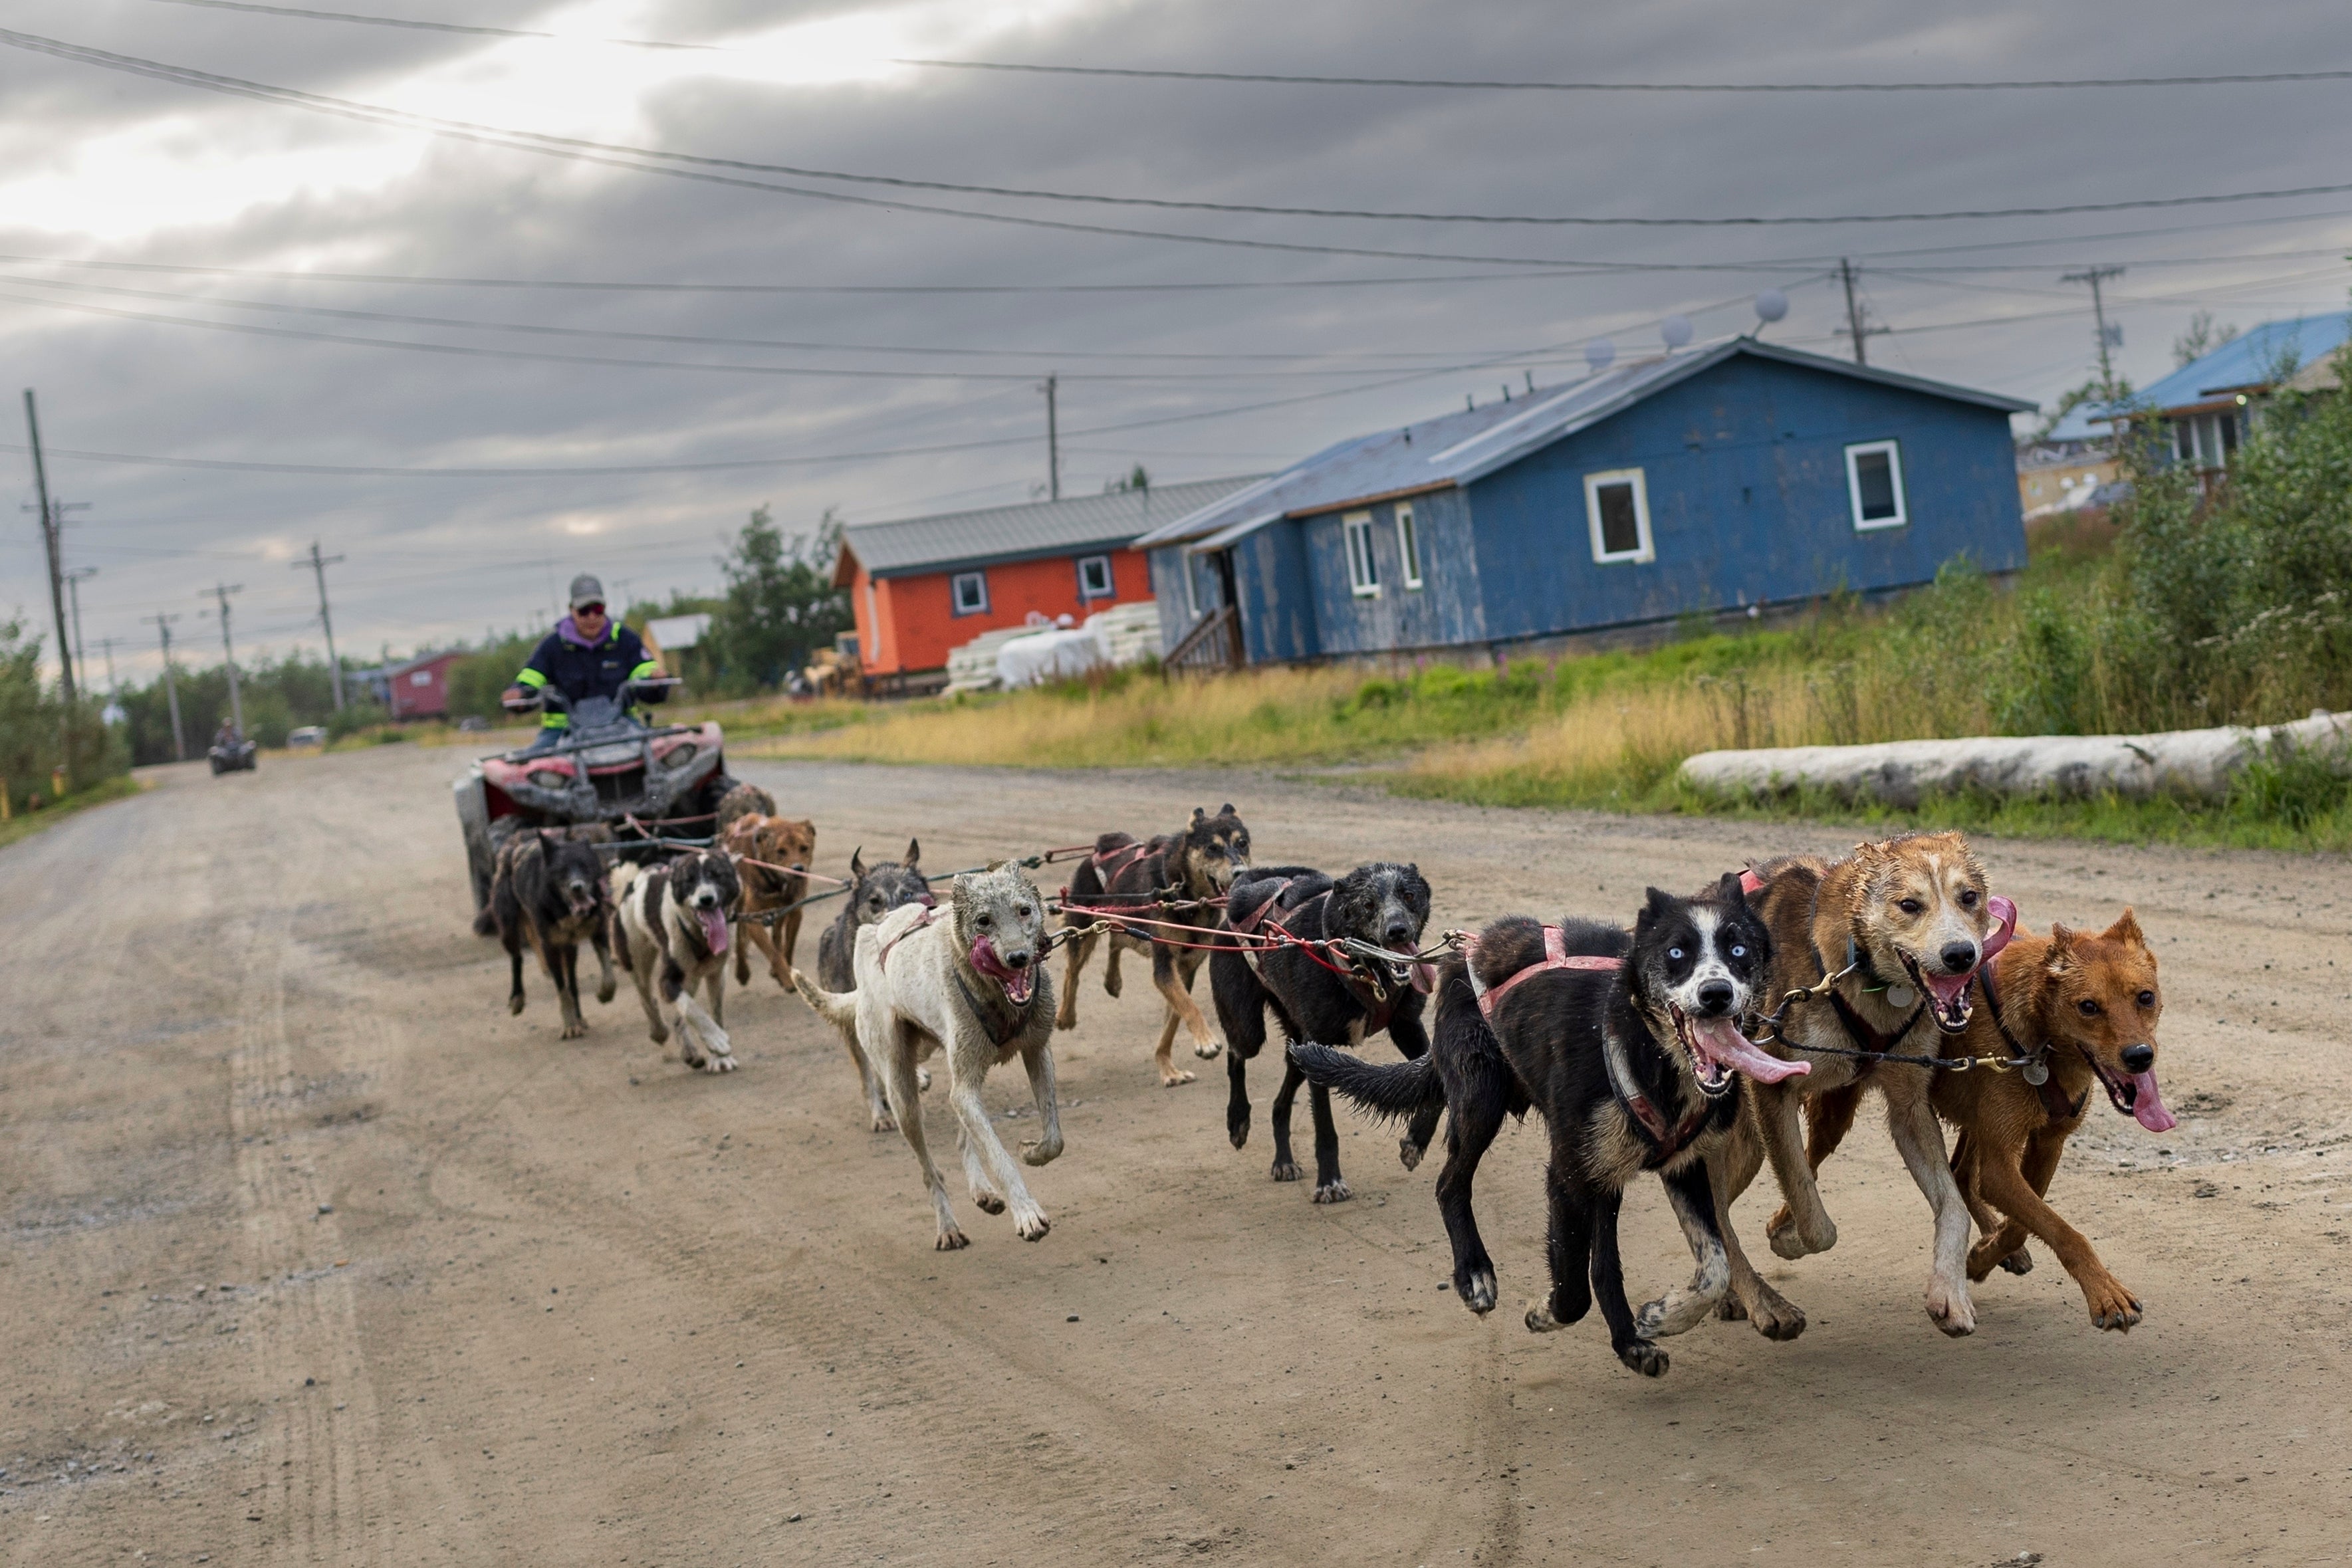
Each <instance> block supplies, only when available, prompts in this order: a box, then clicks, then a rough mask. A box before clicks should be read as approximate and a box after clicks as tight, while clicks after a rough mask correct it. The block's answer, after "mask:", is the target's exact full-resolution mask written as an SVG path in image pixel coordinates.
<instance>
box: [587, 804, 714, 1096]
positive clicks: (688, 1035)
mask: <svg viewBox="0 0 2352 1568" xmlns="http://www.w3.org/2000/svg"><path fill="white" fill-rule="evenodd" d="M741 896H742V883H741V882H740V880H739V879H738V877H737V876H736V873H735V862H733V861H732V860H730V858H728V855H727V853H726V852H725V851H723V850H697V851H695V852H693V853H691V854H688V855H681V856H680V857H678V858H677V860H674V861H671V862H667V864H664V865H657V866H639V865H623V866H621V867H619V868H618V869H616V870H615V871H614V873H613V904H614V914H613V951H614V956H616V957H617V958H618V959H619V960H620V963H621V967H623V968H625V969H626V970H628V971H629V977H630V978H631V979H633V980H635V982H636V984H637V999H638V1000H640V1001H642V1002H644V1003H645V1005H646V1026H647V1030H648V1032H650V1033H651V1034H652V1036H653V1040H654V1043H655V1044H656V1045H659V1044H661V1043H662V1042H663V1041H665V1040H668V1039H669V1037H670V1030H671V1028H672V1026H673V1024H675V1027H676V1029H677V1054H678V1059H679V1060H680V1061H684V1062H685V1063H686V1064H687V1065H688V1067H695V1068H699V1069H701V1070H702V1071H705V1072H732V1071H735V1067H736V1061H735V1051H734V1047H733V1046H732V1045H731V1044H730V1043H729V1041H728V1039H727V1030H726V1029H725V1027H724V1026H723V1023H722V1019H724V1017H725V1015H726V1001H727V956H728V954H727V938H728V922H729V920H730V919H731V918H732V917H733V915H734V913H735V906H736V904H737V902H738V900H739V899H740V897H741ZM697 989H700V990H702V991H703V992H705V993H706V994H707V995H708V996H709V998H710V1005H709V1008H707V1009H706V1008H705V1007H704V1006H703V1005H702V1003H701V1002H699V1001H698V1000H696V999H695V995H694V993H695V992H696V990H697ZM657 990H658V993H659V995H660V998H661V999H660V1002H658V1003H657V1002H656V1000H655V996H656V991H657ZM663 1005H667V1007H668V1008H669V1009H670V1011H671V1014H672V1017H671V1018H670V1019H664V1018H663V1016H662V1007H663Z"/></svg>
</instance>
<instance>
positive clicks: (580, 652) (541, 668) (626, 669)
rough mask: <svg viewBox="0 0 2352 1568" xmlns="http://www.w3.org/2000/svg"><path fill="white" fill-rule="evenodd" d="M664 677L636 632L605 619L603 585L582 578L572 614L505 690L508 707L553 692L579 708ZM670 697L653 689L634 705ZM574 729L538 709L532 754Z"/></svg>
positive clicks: (562, 717)
mask: <svg viewBox="0 0 2352 1568" xmlns="http://www.w3.org/2000/svg"><path fill="white" fill-rule="evenodd" d="M661 673H662V671H661V665H660V664H658V663H657V662H656V660H655V659H654V658H653V656H652V655H651V654H649V653H646V645H645V643H644V642H643V641H642V640H641V639H639V637H638V636H637V634H636V633H635V632H632V631H630V630H629V629H628V628H627V627H626V626H624V625H622V624H621V623H620V622H617V621H614V620H613V619H612V618H611V617H610V616H608V615H606V614H605V613H604V584H603V583H601V582H599V581H597V580H595V579H594V578H593V577H592V576H590V575H589V574H588V573H586V572H584V571H583V572H582V573H581V574H580V575H579V576H578V577H575V578H573V579H572V613H571V614H569V615H567V616H565V617H564V618H563V619H562V620H561V621H558V622H556V623H555V630H554V631H552V632H549V633H548V634H547V635H546V637H545V638H543V639H542V640H541V643H540V644H539V646H538V647H537V648H536V649H534V650H533V651H532V653H531V655H530V659H529V660H528V661H527V662H525V664H523V667H522V670H521V672H520V674H517V675H516V676H515V684H514V685H510V686H509V687H508V688H507V689H506V695H505V698H504V700H505V701H507V702H510V703H513V702H525V701H528V700H530V696H531V695H532V694H533V693H537V692H540V691H543V690H545V689H546V688H547V687H549V686H553V687H554V688H555V689H556V690H557V691H559V692H562V694H563V696H564V699H565V700H566V701H567V702H569V703H571V704H572V705H573V706H577V705H578V704H579V703H580V702H581V700H582V699H583V698H585V697H610V698H612V699H614V701H618V700H619V698H620V695H621V687H622V686H623V685H625V684H626V683H627V682H630V681H642V680H646V679H649V678H651V677H653V676H656V675H658V674H661ZM668 695H669V690H668V688H667V687H666V686H652V687H648V688H646V690H643V691H640V692H638V693H637V694H636V700H637V701H639V702H646V703H657V702H660V701H662V700H663V699H664V698H666V697H667V696H668ZM571 727H572V717H571V716H570V715H569V714H564V713H558V712H556V711H555V710H554V709H553V708H541V710H540V719H539V737H538V738H537V739H535V740H533V741H532V742H531V743H530V749H531V750H533V751H545V750H548V749H550V748H551V747H555V746H557V745H560V744H561V743H562V739H563V737H564V732H565V731H567V730H569V729H570V728H571Z"/></svg>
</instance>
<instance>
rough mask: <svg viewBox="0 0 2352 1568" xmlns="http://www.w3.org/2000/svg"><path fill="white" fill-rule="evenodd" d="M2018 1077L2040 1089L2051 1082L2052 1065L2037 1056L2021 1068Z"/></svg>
mask: <svg viewBox="0 0 2352 1568" xmlns="http://www.w3.org/2000/svg"><path fill="white" fill-rule="evenodd" d="M2017 1075H2018V1076H2019V1077H2020V1078H2022V1079H2024V1080H2025V1081H2026V1082H2028V1083H2031V1084H2032V1085H2033V1086H2034V1087H2035V1088H2036V1089H2039V1088H2041V1087H2042V1085H2043V1084H2044V1083H2047V1082H2050V1064H2049V1063H2048V1062H2046V1061H2042V1059H2041V1058H2040V1057H2038V1056H2037V1057H2035V1058H2034V1059H2033V1060H2032V1061H2029V1062H2027V1063H2026V1064H2025V1065H2024V1066H2022V1067H2021V1068H2019V1069H2018V1070H2017Z"/></svg>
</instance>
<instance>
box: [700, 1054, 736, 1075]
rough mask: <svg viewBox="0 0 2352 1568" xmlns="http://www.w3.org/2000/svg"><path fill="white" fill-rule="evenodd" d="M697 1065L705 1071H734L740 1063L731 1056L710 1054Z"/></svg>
mask: <svg viewBox="0 0 2352 1568" xmlns="http://www.w3.org/2000/svg"><path fill="white" fill-rule="evenodd" d="M696 1065H697V1066H698V1067H700V1068H701V1069H702V1071H705V1072H732V1071H735V1069H736V1067H737V1066H738V1065H739V1064H738V1063H737V1061H736V1060H735V1059H734V1058H733V1057H731V1056H709V1057H706V1058H704V1059H703V1060H702V1061H699V1062H698V1063H696Z"/></svg>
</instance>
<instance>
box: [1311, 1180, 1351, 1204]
mask: <svg viewBox="0 0 2352 1568" xmlns="http://www.w3.org/2000/svg"><path fill="white" fill-rule="evenodd" d="M1355 1196H1356V1195H1355V1193H1354V1191H1353V1190H1352V1189H1350V1188H1349V1186H1348V1184H1347V1183H1346V1182H1344V1181H1341V1180H1340V1179H1339V1177H1338V1176H1333V1177H1332V1178H1331V1179H1330V1180H1329V1181H1327V1182H1324V1183H1323V1184H1322V1185H1320V1186H1318V1187H1317V1188H1316V1189H1315V1201H1316V1202H1318V1203H1345V1202H1347V1201H1348V1200H1349V1198H1351V1197H1355Z"/></svg>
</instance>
